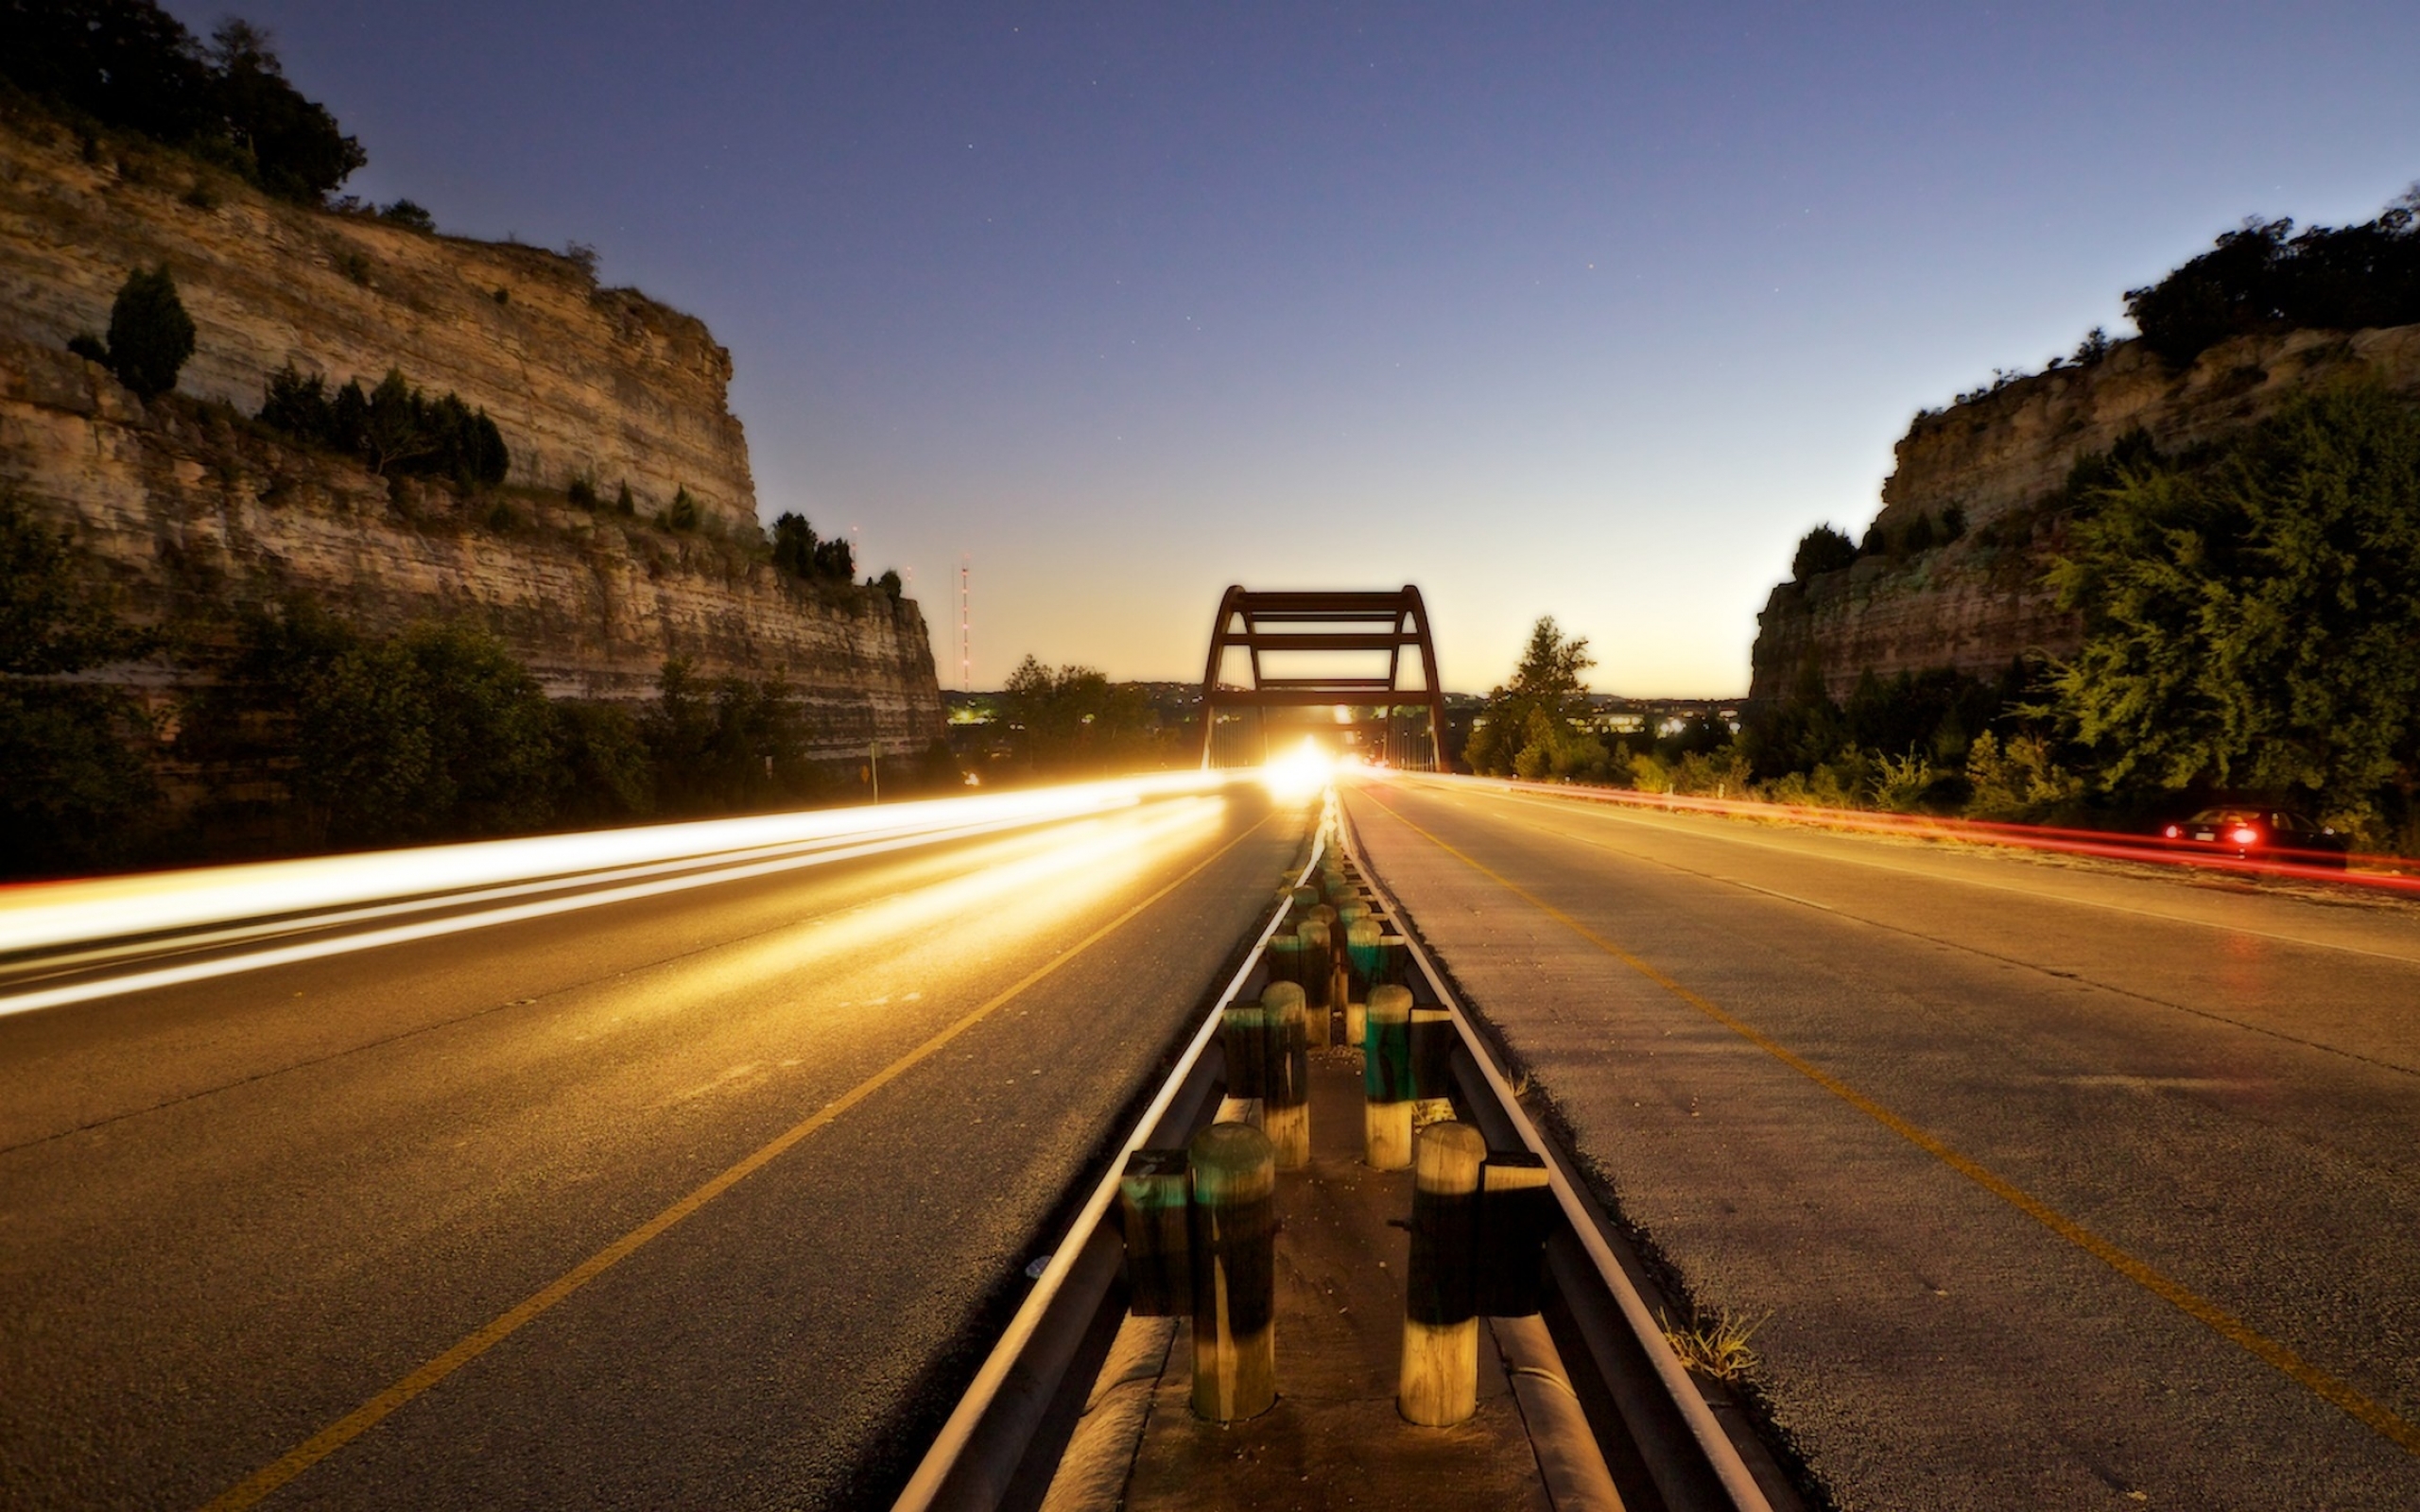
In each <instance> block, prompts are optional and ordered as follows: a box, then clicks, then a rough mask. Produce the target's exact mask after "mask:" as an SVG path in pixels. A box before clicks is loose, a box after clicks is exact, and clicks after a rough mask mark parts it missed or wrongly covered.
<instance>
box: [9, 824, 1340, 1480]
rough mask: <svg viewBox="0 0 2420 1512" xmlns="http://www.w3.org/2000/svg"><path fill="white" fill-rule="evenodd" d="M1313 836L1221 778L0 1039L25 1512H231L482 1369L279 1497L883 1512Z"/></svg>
mask: <svg viewBox="0 0 2420 1512" xmlns="http://www.w3.org/2000/svg"><path fill="white" fill-rule="evenodd" d="M1306 823H1307V816H1306V813H1305V810H1304V809H1303V808H1302V807H1301V806H1300V805H1289V806H1285V807H1279V806H1276V805H1273V804H1272V803H1271V800H1270V799H1267V798H1266V797H1265V796H1264V795H1262V794H1261V793H1260V792H1259V791H1258V790H1257V789H1254V788H1231V789H1228V790H1227V792H1226V794H1225V795H1224V796H1221V797H1197V798H1174V799H1162V800H1157V801H1153V802H1150V803H1146V804H1144V805H1142V806H1140V807H1138V808H1135V809H1133V810H1130V811H1127V812H1125V813H1121V814H1118V815H1115V816H1104V817H1098V818H1088V819H1082V820H1078V821H1072V822H1066V823H1061V824H1057V825H1053V826H1050V827H1048V828H1045V829H1038V830H1035V831H1031V832H1021V833H1011V834H1004V835H999V836H994V837H985V838H981V839H976V840H965V841H959V842H954V843H949V844H944V845H939V846H935V847H931V848H925V849H917V850H910V851H901V852H898V853H895V854H891V855H886V856H880V857H870V858H866V859H862V860H856V861H849V862H842V863H836V864H832V865H828V866H823V867H818V868H809V869H805V870H801V871H794V872H789V873H787V874H783V875H778V876H772V877H764V878H757V879H752V880H748V881H741V882H735V883H730V884H725V885H717V886H711V887H704V888H700V889H696V890H693V891H687V892H681V893H675V894H671V895H667V896H663V897H657V898H650V899H644V900H636V901H631V902H620V903H614V904H608V905H605V906H600V907H596V908H592V909H588V910H585V911H582V912H579V913H571V914H565V915H561V916H557V917H554V918H547V919H531V920H527V921H523V922H518V923H512V924H508V925H502V926H497V927H494V928H489V929H483V930H478V931H474V932H471V933H467V934H460V935H454V936H446V937H442V938H436V939H428V940H423V941H418V942H413V943H406V944H400V945H394V946H390V947H387V948H384V949H378V950H373V951H368V952H363V953H360V954H349V955H342V956H337V957H333V958H329V959H323V960H315V961H307V962H301V963H296V964H292V965H287V966H281V967H276V968H273V969H269V970H266V971H254V972H250V973H247V974H244V975H239V976H231V977H224V978H219V979H216V980H212V981H203V982H197V983H193V984H190V985H186V986H182V987H179V988H170V989H164V990H160V991H153V992H147V993H142V994H137V995H132V996H127V997H118V998H111V999H106V1000H102V1001H98V1002H93V1003H86V1004H79V1005H73V1006H69V1007H63V1008H56V1009H50V1010H46V1011H42V1012H35V1013H27V1014H22V1015H17V1016H14V1017H9V1018H6V1019H0V1384H5V1388H6V1389H5V1390H0V1503H6V1504H9V1505H10V1506H71V1505H72V1506H92V1505H129V1506H174V1505H187V1506H190V1505H198V1504H201V1503H206V1502H208V1501H210V1500H211V1499H212V1498H213V1497H216V1496H217V1495H219V1494H220V1493H223V1492H226V1491H228V1490H229V1489H230V1488H232V1487H236V1486H241V1485H242V1484H244V1483H245V1482H246V1481H247V1478H248V1477H251V1476H252V1475H254V1474H255V1472H258V1471H260V1470H262V1469H264V1468H265V1467H269V1466H272V1465H275V1464H277V1463H278V1462H279V1461H280V1460H281V1458H282V1457H283V1456H286V1455H288V1454H289V1453H290V1452H293V1451H295V1450H297V1449H298V1447H300V1446H303V1445H305V1444H306V1443H308V1442H309V1441H310V1440H312V1439H313V1437H314V1435H320V1434H321V1433H322V1432H323V1431H325V1430H328V1429H329V1428H330V1427H331V1425H337V1424H343V1423H345V1422H346V1420H347V1418H348V1416H349V1415H354V1414H356V1412H357V1410H358V1409H360V1408H362V1407H363V1405H364V1404H365V1403H372V1402H374V1401H376V1400H378V1399H379V1397H380V1394H381V1393H382V1392H389V1390H390V1389H391V1388H394V1387H396V1386H397V1385H398V1383H406V1382H408V1381H410V1380H411V1378H412V1377H413V1375H414V1372H416V1371H424V1368H425V1367H427V1366H430V1364H431V1362H446V1361H447V1360H448V1351H449V1350H453V1351H455V1356H454V1357H453V1359H452V1360H451V1362H450V1363H451V1365H452V1366H453V1367H452V1368H451V1369H450V1371H449V1372H448V1373H444V1374H443V1375H442V1378H441V1380H438V1381H437V1382H436V1383H435V1384H434V1385H432V1386H429V1387H428V1388H427V1389H426V1390H425V1391H424V1392H423V1393H422V1394H419V1395H416V1396H412V1397H410V1399H409V1400H406V1401H405V1402H404V1403H403V1404H402V1405H401V1406H400V1407H397V1408H395V1409H394V1410H393V1411H392V1412H391V1415H389V1416H386V1417H383V1419H380V1420H377V1421H375V1422H374V1423H373V1424H371V1425H370V1426H367V1427H366V1428H365V1429H363V1430H362V1431H359V1432H358V1433H354V1434H350V1435H347V1436H345V1438H344V1441H343V1442H341V1443H340V1444H338V1445H337V1446H336V1447H334V1449H333V1451H332V1452H328V1453H327V1454H326V1455H325V1457H324V1458H321V1459H319V1460H318V1462H317V1463H315V1464H312V1465H310V1466H309V1467H308V1468H307V1469H302V1470H301V1472H300V1473H299V1474H295V1475H294V1476H293V1477H292V1479H291V1480H290V1481H288V1482H286V1483H285V1484H284V1485H283V1486H280V1487H278V1488H277V1489H275V1490H274V1492H273V1493H272V1495H271V1497H270V1500H269V1501H268V1503H267V1504H269V1505H297V1506H299V1505H320V1504H324V1505H343V1506H379V1505H394V1506H413V1507H449V1506H450V1507H481V1506H496V1505H527V1504H563V1503H573V1504H582V1505H619V1506H665V1505H675V1504H713V1505H729V1506H748V1505H776V1504H778V1505H784V1506H797V1505H807V1506H819V1505H833V1506H837V1505H853V1504H865V1503H879V1502H881V1501H882V1500H884V1493H885V1492H886V1491H887V1490H888V1489H889V1488H890V1486H891V1484H892V1483H893V1482H894V1481H895V1480H896V1479H898V1478H900V1477H903V1476H904V1474H905V1473H906V1470H907V1469H908V1466H909V1465H910V1464H911V1463H912V1458H913V1455H914V1453H915V1452H916V1451H917V1449H918V1448H919V1447H920V1436H919V1435H920V1434H921V1432H923V1431H925V1430H928V1429H929V1428H930V1427H931V1426H933V1425H934V1424H936V1423H937V1422H938V1420H939V1415H940V1414H941V1413H942V1412H944V1411H945V1410H946V1407H947V1399H948V1398H949V1397H951V1396H954V1394H955V1389H956V1384H957V1383H958V1381H959V1379H961V1378H962V1377H963V1376H964V1375H965V1374H968V1373H971V1371H972V1369H973V1368H974V1366H975V1364H976V1363H977V1361H978V1360H979V1357H980V1349H981V1346H982V1344H983V1342H984V1341H983V1339H982V1338H981V1336H980V1335H981V1331H982V1330H983V1329H984V1328H986V1327H989V1326H994V1325H995V1324H996V1322H997V1321H998V1319H999V1318H1000V1317H1001V1316H1002V1315H1004V1314H1003V1309H1004V1308H1005V1307H1008V1306H1012V1305H1013V1302H1014V1299H1015V1297H1016V1296H1017V1295H1018V1292H1019V1288H1020V1284H1021V1281H1020V1278H1021V1273H1022V1271H1023V1268H1024V1267H1025V1265H1026V1264H1027V1263H1029V1261H1030V1260H1032V1259H1033V1258H1034V1255H1033V1254H1032V1252H1031V1246H1032V1242H1033V1239H1034V1237H1035V1235H1036V1233H1037V1232H1038V1230H1039V1229H1040V1228H1041V1226H1042V1225H1043V1224H1044V1223H1045V1222H1046V1219H1047V1218H1048V1217H1049V1216H1050V1214H1051V1213H1052V1211H1053V1210H1054V1208H1055V1207H1056V1205H1057V1204H1058V1203H1059V1202H1060V1200H1061V1198H1062V1196H1063V1194H1064V1192H1065V1191H1066V1190H1067V1188H1068V1186H1069V1184H1070V1183H1071V1182H1073V1181H1074V1180H1075V1179H1076V1178H1077V1177H1078V1176H1079V1174H1080V1170H1081V1168H1082V1167H1083V1166H1084V1164H1085V1162H1086V1161H1087V1160H1089V1159H1091V1158H1094V1157H1095V1156H1096V1155H1097V1154H1098V1152H1099V1150H1100V1148H1101V1146H1102V1145H1103V1143H1105V1142H1106V1141H1109V1140H1111V1139H1113V1138H1115V1136H1116V1135H1117V1134H1118V1133H1120V1132H1122V1130H1121V1129H1120V1128H1118V1127H1117V1126H1116V1125H1117V1116H1118V1114H1119V1112H1120V1110H1121V1109H1122V1108H1124V1107H1125V1106H1126V1105H1127V1104H1128V1103H1130V1102H1131V1101H1132V1099H1133V1098H1134V1097H1135V1096H1136V1095H1137V1094H1138V1093H1140V1092H1142V1091H1144V1090H1145V1089H1146V1088H1147V1087H1148V1086H1149V1085H1150V1082H1151V1080H1152V1079H1153V1078H1152V1074H1151V1073H1152V1069H1153V1066H1154V1064H1155V1063H1156V1062H1157V1060H1158V1059H1159V1057H1160V1056H1161V1054H1162V1053H1163V1051H1164V1050H1165V1049H1166V1048H1167V1047H1168V1045H1169V1044H1170V1043H1171V1042H1172V1040H1173V1039H1174V1036H1175V1035H1176V1033H1177V1031H1178V1030H1179V1028H1180V1026H1181V1021H1182V1020H1183V1018H1184V1016H1185V1015H1186V1014H1187V1013H1188V1012H1190V1011H1191V1010H1193V1009H1194V1008H1196V1007H1198V1006H1200V1005H1201V1002H1202V999H1203V997H1204V995H1205V994H1206V993H1208V992H1210V991H1212V990H1214V989H1215V988H1216V987H1217V986H1218V985H1219V968H1220V966H1221V964H1222V963H1223V962H1224V961H1225V960H1226V959H1227V958H1228V956H1229V955H1230V954H1231V953H1232V952H1233V950H1234V949H1235V947H1236V944H1237V943H1238V941H1239V939H1240V937H1241V936H1243V935H1244V933H1245V932H1246V930H1247V929H1248V927H1249V926H1250V925H1251V924H1252V923H1253V919H1255V918H1256V917H1258V915H1259V914H1260V913H1261V912H1262V911H1263V910H1265V909H1266V907H1267V906H1268V904H1269V902H1270V901H1271V897H1272V896H1273V892H1274V888H1275V885H1276V883H1277V881H1278V878H1279V875H1280V873H1281V872H1282V871H1283V870H1284V868H1286V866H1287V865H1288V862H1290V861H1291V860H1292V859H1293V857H1294V855H1295V853H1296V851H1297V850H1298V848H1299V846H1300V844H1301V841H1302V837H1303V834H1304V831H1305V825H1306ZM1121 918H1122V921H1120V920H1121ZM1113 925H1114V926H1115V927H1109V926H1113ZM1104 931H1105V932H1104ZM1094 936H1098V937H1097V938H1096V937H1094ZM1069 953H1072V954H1069ZM1054 962H1055V963H1057V964H1056V965H1055V967H1054V964H1053V963H1054ZM1037 972H1041V973H1044V974H1041V975H1039V976H1037V975H1036V973H1037ZM978 1015H979V1017H977V1016H978ZM970 1019H972V1020H973V1022H967V1021H969V1020H970ZM954 1025H963V1028H962V1030H961V1031H960V1032H959V1033H958V1034H957V1036H956V1037H955V1038H953V1039H949V1040H946V1041H944V1042H942V1043H939V1044H936V1043H935V1040H936V1039H937V1037H939V1036H941V1035H942V1034H944V1033H945V1032H946V1031H948V1030H950V1029H951V1028H952V1026H954ZM920 1052H921V1055H920ZM786 1140H787V1141H788V1142H790V1143H787V1145H784V1144H783V1143H782V1142H783V1141H786ZM769 1146H771V1147H776V1153H774V1154H772V1156H771V1158H770V1159H769V1160H765V1161H764V1162H763V1163H762V1164H761V1166H760V1167H759V1168H756V1169H753V1170H752V1171H749V1172H747V1173H746V1174H744V1175H743V1176H742V1177H740V1178H739V1179H737V1180H735V1181H733V1182H731V1183H730V1184H729V1185H728V1186H727V1188H725V1189H722V1190H719V1191H717V1192H713V1193H712V1194H711V1198H710V1200H707V1201H704V1202H703V1203H702V1204H700V1205H697V1206H695V1208H694V1211H688V1212H686V1214H685V1215H683V1216H681V1217H680V1218H679V1221H677V1222H676V1223H673V1224H671V1225H670V1226H668V1227H664V1228H662V1229H661V1231H660V1232H653V1233H651V1234H650V1233H649V1231H648V1225H649V1224H650V1223H653V1222H659V1221H660V1220H661V1219H662V1218H663V1216H664V1215H666V1213H667V1211H676V1212H677V1211H680V1208H679V1205H681V1204H683V1202H684V1201H687V1200H691V1199H693V1198H694V1197H695V1195H696V1194H699V1193H700V1189H701V1188H708V1187H709V1186H710V1184H711V1183H713V1182H715V1181H716V1180H717V1177H724V1176H726V1175H727V1174H729V1173H731V1172H732V1171H733V1170H734V1168H735V1165H740V1164H742V1163H743V1162H746V1161H748V1160H751V1159H752V1157H757V1156H760V1155H762V1154H763V1153H764V1152H765V1151H767V1150H768V1148H769ZM634 1233H637V1234H639V1235H641V1236H642V1237H643V1239H644V1242H643V1243H640V1244H638V1245H637V1246H635V1247H632V1248H631V1249H629V1252H628V1253H627V1255H626V1256H624V1257H623V1258H619V1259H618V1261H617V1263H613V1264H611V1265H610V1266H609V1267H607V1268H604V1269H602V1270H601V1271H599V1272H597V1273H596V1274H595V1275H594V1277H593V1279H588V1280H585V1281H584V1284H580V1285H578V1286H577V1288H576V1289H572V1290H570V1291H568V1293H567V1294H565V1295H562V1296H561V1297H560V1298H559V1299H556V1300H553V1301H552V1302H551V1305H548V1306H545V1307H544V1308H543V1309H541V1310H540V1311H538V1312H537V1313H536V1314H535V1315H533V1316H531V1317H530V1318H528V1320H527V1321H526V1322H523V1323H522V1324H521V1325H520V1326H519V1327H518V1328H517V1329H513V1330H511V1331H510V1332H505V1333H503V1334H502V1336H501V1337H500V1338H496V1339H494V1340H493V1342H492V1343H489V1344H485V1345H483V1344H482V1342H481V1341H482V1339H483V1337H484V1336H483V1334H482V1331H483V1330H485V1331H488V1333H489V1334H491V1335H492V1334H493V1333H494V1332H495V1328H496V1325H497V1322H498V1320H499V1319H509V1318H510V1316H511V1315H512V1310H514V1309H515V1308H516V1307H520V1306H522V1305H523V1304H525V1303H526V1302H527V1301H528V1300H529V1299H531V1298H533V1297H537V1298H540V1299H541V1300H544V1299H546V1298H547V1297H548V1296H549V1295H550V1294H549V1293H548V1292H547V1289H548V1288H549V1287H550V1286H556V1287H558V1289H560V1283H561V1281H562V1280H563V1279H564V1278H565V1277H567V1276H577V1275H579V1267H581V1266H582V1265H583V1264H591V1265H593V1263H594V1262H595V1261H596V1258H597V1257H599V1256H600V1255H611V1254H613V1253H614V1249H613V1246H615V1245H616V1244H617V1242H627V1240H628V1238H629V1237H630V1236H631V1235H633V1234H634ZM465 1351H467V1352H465ZM355 1423H356V1426H357V1425H358V1419H357V1418H356V1419H355Z"/></svg>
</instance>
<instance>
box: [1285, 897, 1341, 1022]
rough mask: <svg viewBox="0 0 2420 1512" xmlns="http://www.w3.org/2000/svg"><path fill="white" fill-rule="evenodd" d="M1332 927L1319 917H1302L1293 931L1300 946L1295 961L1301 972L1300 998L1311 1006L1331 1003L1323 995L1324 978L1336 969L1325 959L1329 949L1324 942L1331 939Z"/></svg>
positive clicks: (1331, 1004) (1324, 991)
mask: <svg viewBox="0 0 2420 1512" xmlns="http://www.w3.org/2000/svg"><path fill="white" fill-rule="evenodd" d="M1334 927H1335V926H1333V925H1331V924H1330V923H1328V921H1327V920H1326V919H1304V920H1303V922H1302V924H1301V925H1300V926H1299V927H1297V928H1296V929H1295V931H1294V937H1295V939H1296V940H1298V941H1299V942H1300V943H1301V945H1302V952H1301V954H1300V955H1299V956H1298V957H1297V960H1298V962H1299V964H1300V969H1301V971H1302V977H1301V980H1302V984H1303V998H1304V1001H1305V1003H1307V1004H1309V1005H1311V1006H1312V1007H1315V1008H1326V1007H1333V1006H1334V1004H1333V1003H1332V1002H1331V1001H1330V1000H1329V998H1328V995H1327V985H1328V978H1329V977H1331V976H1333V975H1334V974H1335V971H1336V967H1335V963H1334V962H1333V961H1331V960H1330V959H1329V956H1330V955H1331V954H1333V952H1332V951H1331V950H1330V948H1329V944H1328V942H1329V940H1331V939H1332V938H1334V935H1333V933H1332V931H1333V929H1334Z"/></svg>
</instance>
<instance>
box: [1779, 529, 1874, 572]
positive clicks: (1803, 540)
mask: <svg viewBox="0 0 2420 1512" xmlns="http://www.w3.org/2000/svg"><path fill="white" fill-rule="evenodd" d="M1856 565H1857V542H1856V541H1851V540H1850V539H1849V538H1848V537H1847V536H1845V535H1843V534H1842V533H1841V532H1840V531H1838V530H1835V529H1833V528H1832V527H1831V526H1830V525H1817V526H1816V527H1815V528H1814V529H1812V530H1809V531H1808V532H1806V535H1804V536H1802V537H1800V538H1799V541H1798V551H1797V554H1796V555H1795V556H1793V557H1791V558H1789V580H1790V581H1791V582H1794V583H1803V582H1806V581H1807V580H1808V579H1810V578H1813V577H1815V576H1818V575H1820V574H1823V573H1836V572H1839V571H1840V570H1841V568H1843V567H1854V566H1856Z"/></svg>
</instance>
